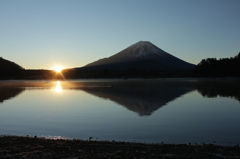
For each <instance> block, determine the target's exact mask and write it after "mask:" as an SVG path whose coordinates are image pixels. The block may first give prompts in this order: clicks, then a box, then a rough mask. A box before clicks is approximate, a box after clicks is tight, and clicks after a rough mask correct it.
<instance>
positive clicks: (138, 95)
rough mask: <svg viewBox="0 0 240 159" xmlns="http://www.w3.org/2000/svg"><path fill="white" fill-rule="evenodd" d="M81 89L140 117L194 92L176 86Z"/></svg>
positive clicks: (190, 88) (188, 88)
mask: <svg viewBox="0 0 240 159" xmlns="http://www.w3.org/2000/svg"><path fill="white" fill-rule="evenodd" d="M81 89H82V90H84V91H85V92H87V93H90V94H92V95H95V96H97V97H100V98H104V99H109V100H111V101H114V102H116V103H117V104H119V105H122V106H124V107H126V108H127V109H128V110H131V111H134V112H136V113H138V114H139V115H140V116H147V115H151V114H152V113H153V112H154V111H156V110H157V109H159V108H161V107H162V106H164V105H166V104H167V103H169V102H170V101H173V100H175V99H177V98H178V97H180V96H182V95H184V94H186V93H188V92H190V91H192V90H194V88H193V87H191V86H188V87H186V86H184V85H183V86H182V85H178V84H169V85H166V84H160V85H159V84H158V85H143V86H141V85H139V86H137V85H135V87H130V86H126V85H123V86H113V87H83V88H81Z"/></svg>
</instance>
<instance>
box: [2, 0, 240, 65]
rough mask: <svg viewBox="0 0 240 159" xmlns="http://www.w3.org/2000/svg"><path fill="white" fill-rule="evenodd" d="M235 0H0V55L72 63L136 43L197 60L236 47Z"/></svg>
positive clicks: (22, 61) (239, 12) (239, 25)
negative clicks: (139, 42) (151, 45)
mask: <svg viewBox="0 0 240 159" xmlns="http://www.w3.org/2000/svg"><path fill="white" fill-rule="evenodd" d="M239 16H240V0H0V56H2V57H3V58H5V59H8V60H11V61H14V62H16V63H18V64H19V65H21V66H23V67H24V68H26V69H51V68H52V67H53V66H54V65H56V64H60V65H63V66H64V67H67V68H71V67H79V66H84V65H86V64H88V63H90V62H93V61H95V60H98V59H100V58H104V57H109V56H111V55H113V54H115V53H117V52H119V51H121V50H123V49H125V48H126V47H128V46H130V45H132V44H134V43H136V42H138V41H140V40H142V41H150V42H152V43H153V44H155V45H156V46H158V47H159V48H161V49H163V50H164V51H166V52H168V53H170V54H172V55H174V56H176V57H179V58H181V59H183V60H185V61H187V62H190V63H193V64H197V63H199V62H200V61H201V60H202V59H203V58H209V57H216V58H224V57H233V56H235V55H237V54H238V53H239V52H240V17H239Z"/></svg>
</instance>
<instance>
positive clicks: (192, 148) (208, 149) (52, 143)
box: [0, 136, 240, 159]
mask: <svg viewBox="0 0 240 159" xmlns="http://www.w3.org/2000/svg"><path fill="white" fill-rule="evenodd" d="M0 158H9V159H11V158H240V146H239V145H236V146H220V145H214V144H202V145H191V144H164V143H160V144H155V143H154V144H147V143H132V142H121V141H93V140H80V139H49V138H38V137H36V136H35V137H28V136H27V137H24V136H1V137H0Z"/></svg>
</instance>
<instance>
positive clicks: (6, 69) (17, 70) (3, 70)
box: [0, 57, 24, 78]
mask: <svg viewBox="0 0 240 159" xmlns="http://www.w3.org/2000/svg"><path fill="white" fill-rule="evenodd" d="M23 70H24V68H23V67H22V66H20V65H18V64H16V63H14V62H12V61H9V60H6V59H4V58H2V57H0V78H8V77H12V78H17V77H19V75H20V74H21V72H22V71H23Z"/></svg>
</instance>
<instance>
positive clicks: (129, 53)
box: [117, 41, 166, 57]
mask: <svg viewBox="0 0 240 159" xmlns="http://www.w3.org/2000/svg"><path fill="white" fill-rule="evenodd" d="M154 54H155V55H160V56H163V55H165V54H166V52H165V51H163V50H161V49H160V48H158V47H156V46H155V45H153V44H152V43H151V42H149V41H139V42H137V43H135V44H133V45H131V46H129V47H128V48H126V49H124V50H122V51H121V52H119V54H117V56H118V57H143V56H148V55H154Z"/></svg>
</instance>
